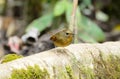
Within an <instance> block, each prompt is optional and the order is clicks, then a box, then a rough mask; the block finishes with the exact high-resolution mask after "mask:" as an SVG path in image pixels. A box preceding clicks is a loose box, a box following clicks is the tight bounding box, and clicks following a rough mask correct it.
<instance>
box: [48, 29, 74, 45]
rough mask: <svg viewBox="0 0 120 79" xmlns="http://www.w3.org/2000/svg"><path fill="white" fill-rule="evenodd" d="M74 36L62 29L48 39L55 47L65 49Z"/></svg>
mask: <svg viewBox="0 0 120 79" xmlns="http://www.w3.org/2000/svg"><path fill="white" fill-rule="evenodd" d="M73 37H74V34H73V32H72V31H71V30H70V29H63V30H61V31H59V32H57V33H55V34H53V35H52V36H51V37H50V40H52V41H53V43H54V45H55V46H56V47H65V46H68V45H70V44H71V43H72V41H73Z"/></svg>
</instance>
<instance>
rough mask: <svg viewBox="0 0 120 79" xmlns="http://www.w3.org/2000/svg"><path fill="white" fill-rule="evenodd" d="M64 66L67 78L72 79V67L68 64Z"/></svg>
mask: <svg viewBox="0 0 120 79" xmlns="http://www.w3.org/2000/svg"><path fill="white" fill-rule="evenodd" d="M65 68H66V71H67V74H68V76H69V79H74V77H73V72H72V68H71V67H70V66H66V67H65Z"/></svg>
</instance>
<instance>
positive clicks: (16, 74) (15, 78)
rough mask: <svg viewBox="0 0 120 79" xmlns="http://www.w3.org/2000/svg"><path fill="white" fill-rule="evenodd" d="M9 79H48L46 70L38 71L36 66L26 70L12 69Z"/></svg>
mask: <svg viewBox="0 0 120 79" xmlns="http://www.w3.org/2000/svg"><path fill="white" fill-rule="evenodd" d="M9 79H50V77H49V74H48V72H47V70H46V69H43V70H42V69H40V68H39V66H38V65H35V66H34V67H32V66H28V67H27V69H14V70H13V71H12V74H11V78H9Z"/></svg>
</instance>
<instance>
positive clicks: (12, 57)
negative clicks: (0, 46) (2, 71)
mask: <svg viewBox="0 0 120 79" xmlns="http://www.w3.org/2000/svg"><path fill="white" fill-rule="evenodd" d="M22 57H23V56H22V55H17V54H8V55H5V56H4V57H3V59H2V61H1V63H7V62H9V61H12V60H15V59H18V58H22Z"/></svg>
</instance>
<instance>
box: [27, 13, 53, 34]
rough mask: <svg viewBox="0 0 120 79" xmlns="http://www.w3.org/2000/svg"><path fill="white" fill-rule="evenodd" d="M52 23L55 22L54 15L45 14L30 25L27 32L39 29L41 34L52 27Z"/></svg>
mask: <svg viewBox="0 0 120 79" xmlns="http://www.w3.org/2000/svg"><path fill="white" fill-rule="evenodd" d="M52 21H53V14H52V13H49V14H45V15H43V16H41V17H40V18H38V19H35V20H34V21H33V22H32V23H30V24H29V25H28V27H27V28H26V32H28V31H29V30H31V28H37V29H38V30H39V31H40V32H41V31H43V30H44V29H45V28H47V27H48V26H50V24H51V23H52Z"/></svg>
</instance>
